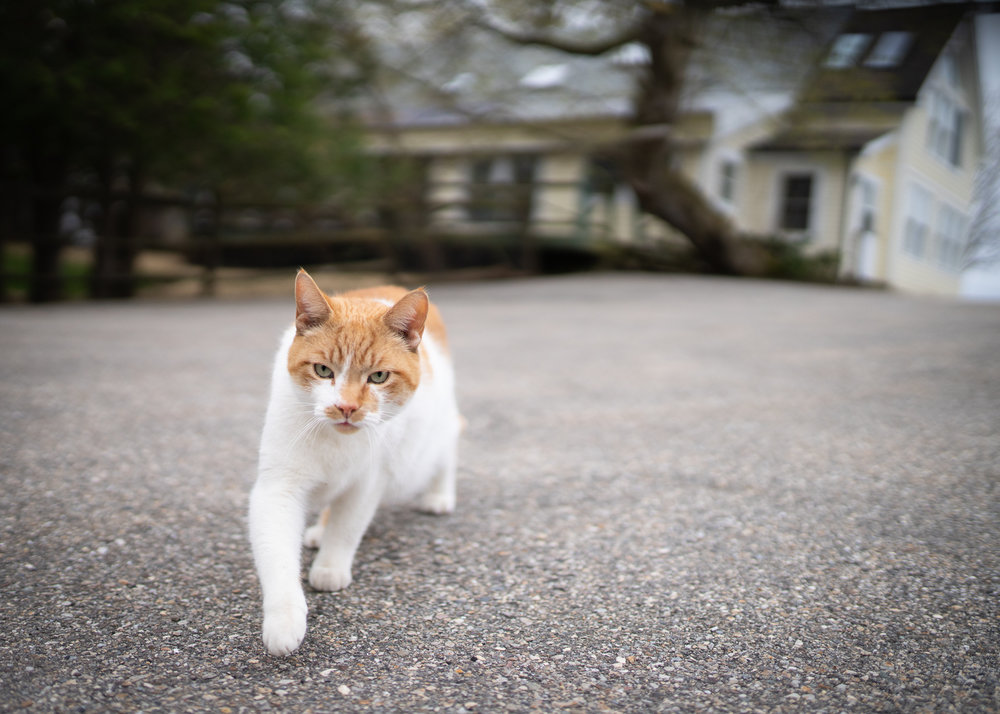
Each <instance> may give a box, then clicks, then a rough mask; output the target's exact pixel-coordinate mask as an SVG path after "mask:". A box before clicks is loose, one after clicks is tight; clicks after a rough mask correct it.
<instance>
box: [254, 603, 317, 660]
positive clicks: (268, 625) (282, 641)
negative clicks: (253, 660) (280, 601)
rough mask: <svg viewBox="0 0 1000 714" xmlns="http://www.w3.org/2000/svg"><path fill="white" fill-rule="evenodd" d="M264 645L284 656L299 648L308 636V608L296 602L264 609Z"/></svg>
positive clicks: (270, 650)
mask: <svg viewBox="0 0 1000 714" xmlns="http://www.w3.org/2000/svg"><path fill="white" fill-rule="evenodd" d="M263 635H264V646H265V647H267V651H268V652H270V653H271V654H273V655H277V656H279V657H283V656H285V655H289V654H291V653H292V652H294V651H295V650H297V649H298V648H299V645H300V644H302V640H303V639H304V638H305V636H306V608H305V606H304V605H302V606H299V605H296V604H288V605H281V606H279V607H274V608H270V609H268V610H265V611H264V628H263Z"/></svg>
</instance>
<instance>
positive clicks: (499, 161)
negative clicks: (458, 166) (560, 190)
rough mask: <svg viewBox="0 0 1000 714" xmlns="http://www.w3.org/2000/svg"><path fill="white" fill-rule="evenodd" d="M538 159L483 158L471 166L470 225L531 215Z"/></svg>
mask: <svg viewBox="0 0 1000 714" xmlns="http://www.w3.org/2000/svg"><path fill="white" fill-rule="evenodd" d="M537 163H538V160H537V157H535V156H532V155H529V154H518V155H514V156H499V157H483V158H478V159H474V160H473V161H472V162H471V164H470V167H469V168H470V175H469V203H468V208H467V212H468V217H469V220H470V221H514V220H523V219H524V218H525V217H526V216H530V213H531V199H532V192H533V186H534V181H535V167H536V165H537Z"/></svg>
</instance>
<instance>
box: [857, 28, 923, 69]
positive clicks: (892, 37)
mask: <svg viewBox="0 0 1000 714" xmlns="http://www.w3.org/2000/svg"><path fill="white" fill-rule="evenodd" d="M912 44H913V33H912V32H883V33H882V34H881V35H879V38H878V40H877V41H876V42H875V47H873V48H872V51H871V53H870V54H869V55H868V58H867V59H865V67H874V68H876V69H887V68H889V67H896V66H898V65H899V64H900V63H901V62H902V61H903V58H904V57H905V56H906V53H907V51H908V50H909V49H910V45H912Z"/></svg>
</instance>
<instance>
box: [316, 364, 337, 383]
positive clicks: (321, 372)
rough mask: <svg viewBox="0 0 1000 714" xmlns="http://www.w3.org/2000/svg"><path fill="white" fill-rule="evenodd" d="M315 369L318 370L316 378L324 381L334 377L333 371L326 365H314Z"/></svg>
mask: <svg viewBox="0 0 1000 714" xmlns="http://www.w3.org/2000/svg"><path fill="white" fill-rule="evenodd" d="M313 369H314V370H316V376H317V377H322V378H323V379H329V378H330V377H332V376H333V370H332V369H330V368H329V367H327V366H326V365H325V364H316V365H313Z"/></svg>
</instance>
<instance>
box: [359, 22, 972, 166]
mask: <svg viewBox="0 0 1000 714" xmlns="http://www.w3.org/2000/svg"><path fill="white" fill-rule="evenodd" d="M967 9H968V8H967V6H966V5H965V4H952V5H947V4H946V5H930V6H910V7H905V8H896V9H889V10H853V9H851V8H845V7H843V6H834V7H825V8H811V9H808V10H797V9H785V10H782V11H779V12H777V13H775V12H773V11H764V12H759V13H754V12H750V11H748V12H745V13H743V14H740V15H733V14H724V15H719V16H716V17H715V18H713V21H712V23H711V24H710V25H709V28H708V32H709V34H710V37H709V38H708V39H706V40H705V41H704V42H703V43H701V47H700V48H699V49H697V50H696V52H695V55H694V57H693V60H692V63H691V66H690V67H689V71H688V73H687V80H686V87H685V89H686V91H687V94H688V99H687V106H688V110H696V111H709V112H713V113H714V114H715V116H716V121H715V131H716V132H717V134H720V135H723V134H727V133H729V132H732V131H736V130H738V129H739V128H741V127H742V126H747V125H750V124H753V123H756V122H758V121H760V120H761V119H763V118H765V117H769V118H772V119H773V118H775V117H780V116H784V117H785V121H784V122H783V123H784V125H785V126H786V128H785V129H784V130H779V132H778V133H777V135H774V136H773V137H772V138H771V139H769V140H767V141H765V142H764V143H762V144H760V145H759V146H758V147H756V148H758V149H770V150H776V149H779V148H802V147H804V146H807V145H808V146H819V145H820V144H822V142H823V141H825V142H826V145H827V146H831V147H842V148H857V147H859V146H861V145H863V144H864V143H866V142H867V141H870V140H871V139H873V138H875V137H877V136H878V135H880V134H881V133H883V132H884V131H887V130H888V128H886V122H885V120H886V117H887V116H890V117H893V118H898V112H899V111H900V109H899V108H900V107H901V106H902V103H907V102H912V101H913V100H914V99H915V98H916V95H917V92H918V91H919V89H920V87H921V86H922V85H923V83H924V81H925V79H926V77H927V74H928V73H929V72H930V70H931V68H932V67H933V65H934V62H935V61H936V59H937V58H938V56H939V55H940V53H941V51H942V50H943V49H944V47H945V45H946V44H947V43H948V41H949V39H950V38H951V36H952V35H953V34H954V32H955V29H956V27H957V26H958V24H959V22H961V20H962V18H963V17H964V15H965V14H966V12H967ZM399 37H400V36H399V35H394V36H392V37H386V46H385V47H384V52H383V54H384V56H385V57H387V58H389V60H390V61H389V62H388V63H387V64H389V65H390V66H393V67H395V70H394V71H393V72H392V73H391V76H390V77H388V78H387V79H388V81H387V82H386V85H385V87H384V90H385V91H384V94H383V99H384V104H383V106H382V107H381V111H380V112H379V116H378V117H377V118H376V117H375V116H374V115H373V116H369V119H370V120H371V121H370V123H372V124H386V123H388V124H391V125H395V126H397V127H398V126H410V127H414V126H419V127H427V126H456V125H462V124H469V123H476V124H482V123H522V124H534V123H539V122H547V121H552V120H558V119H580V118H600V117H606V118H607V117H617V118H620V119H623V120H624V119H627V118H628V117H629V116H630V114H631V111H632V106H633V95H634V92H635V79H636V74H635V73H636V72H637V71H641V68H642V66H643V64H644V62H643V53H642V52H640V51H635V50H641V49H642V48H641V47H638V48H637V47H629V46H626V48H623V50H619V51H616V52H611V53H607V54H605V55H602V56H599V57H587V56H575V55H568V54H564V53H561V52H558V51H556V50H552V49H548V48H544V47H537V46H520V45H514V44H510V43H509V42H507V41H506V40H504V39H502V38H500V37H499V36H497V35H495V34H493V33H489V32H484V31H477V30H472V29H470V30H469V31H468V34H467V35H466V37H465V39H464V41H462V42H453V43H447V42H437V43H433V42H431V43H427V42H421V41H420V39H419V37H417V38H416V39H414V40H413V41H412V45H411V46H410V47H409V49H408V48H407V47H406V46H405V45H404V43H403V42H398V41H397V40H398V38H399ZM845 38H846V39H845ZM407 52H410V53H412V54H413V56H412V57H410V56H408V55H407ZM859 104H869V105H878V107H879V112H877V114H878V116H876V117H874V118H872V117H869V118H868V120H861V119H860V118H859V116H860V115H861V114H864V112H861V113H860V114H856V115H855V116H853V117H852V120H851V121H850V122H847V124H846V125H839V126H833V125H823V123H822V122H816V121H814V120H815V118H816V117H817V116H829V115H830V114H831V112H833V111H834V108H835V107H837V106H840V105H850V106H854V105H859ZM887 108H888V109H887ZM852 111H853V110H852ZM889 128H891V127H889ZM823 137H825V138H823Z"/></svg>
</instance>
